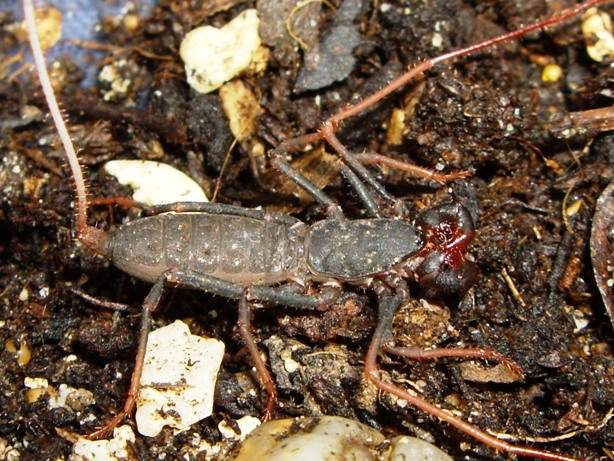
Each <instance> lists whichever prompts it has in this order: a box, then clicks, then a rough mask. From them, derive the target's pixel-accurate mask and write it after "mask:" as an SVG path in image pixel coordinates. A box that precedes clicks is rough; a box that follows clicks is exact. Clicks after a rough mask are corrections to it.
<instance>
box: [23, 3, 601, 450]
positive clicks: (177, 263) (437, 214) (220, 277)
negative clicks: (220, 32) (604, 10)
mask: <svg viewBox="0 0 614 461" xmlns="http://www.w3.org/2000/svg"><path fill="white" fill-rule="evenodd" d="M603 1H605V0H591V1H587V2H585V3H582V4H579V5H577V6H575V7H573V8H570V9H567V10H564V11H561V12H560V13H558V14H556V15H555V16H553V17H550V18H547V19H543V20H540V21H538V22H536V23H534V24H532V25H529V26H525V27H521V28H520V29H518V30H516V31H513V32H510V33H507V34H503V35H500V36H497V37H495V38H492V39H489V40H485V41H483V42H480V43H478V44H475V45H472V46H468V47H465V48H461V49H458V50H456V51H452V52H449V53H445V54H442V55H440V56H437V57H435V58H431V59H426V60H424V61H422V62H421V63H419V64H417V65H416V66H414V67H411V68H410V69H409V70H407V71H406V72H405V73H404V74H403V75H402V76H400V77H398V78H397V79H396V80H393V81H392V82H391V83H389V84H388V85H386V86H385V87H384V88H382V89H381V90H379V91H377V92H375V93H373V94H372V95H371V96H368V97H366V98H364V99H363V100H361V101H360V102H358V103H356V104H353V105H349V106H347V107H344V108H342V109H341V110H339V111H338V112H337V113H335V114H334V115H332V116H331V117H330V118H328V119H327V120H325V121H324V122H323V123H322V125H321V127H320V130H319V131H317V132H314V133H311V134H307V135H303V136H300V137H298V138H294V139H290V140H287V141H284V142H282V143H281V144H279V145H278V146H277V147H276V148H274V149H273V150H272V151H271V152H270V155H269V158H270V162H271V164H272V165H273V167H274V168H276V169H277V170H278V171H280V172H281V173H283V174H284V175H285V176H286V177H288V178H289V179H291V180H292V181H294V182H295V183H296V184H298V185H299V186H300V187H301V188H303V189H304V190H306V191H307V192H308V193H309V194H310V195H311V196H312V197H313V198H314V199H315V200H316V201H317V203H318V204H319V205H320V206H321V207H322V209H323V210H324V213H325V216H326V217H325V219H323V220H321V221H319V222H315V223H305V222H302V221H300V220H298V219H296V218H294V217H292V216H289V215H287V214H283V213H278V212H269V211H263V210H257V209H249V208H242V207H237V206H231V205H223V204H208V203H203V204H201V203H177V204H173V205H168V206H159V207H156V208H155V209H154V212H155V214H154V215H153V216H149V217H145V218H141V219H137V220H135V221H133V222H130V223H128V224H124V225H122V226H120V227H118V228H117V229H115V230H114V231H112V232H104V231H102V230H100V229H98V228H96V227H94V226H91V225H89V224H88V223H87V205H88V203H87V196H86V186H85V181H84V178H83V174H82V171H81V167H80V165H79V161H78V159H77V154H76V153H75V150H74V147H73V146H72V142H71V140H70V136H69V134H68V131H67V129H66V126H65V124H64V121H63V118H62V116H61V114H60V112H59V109H58V106H57V103H56V101H55V96H54V93H53V89H52V88H51V85H50V83H49V79H48V77H47V72H46V70H45V66H44V57H43V54H42V51H41V49H40V45H39V42H38V38H37V35H36V29H35V20H34V13H33V6H32V1H31V0H24V6H25V13H26V17H27V20H28V24H29V32H30V42H31V44H32V49H33V52H34V56H35V62H36V68H37V71H38V75H39V78H40V80H41V83H42V87H43V91H44V93H45V96H46V98H47V102H48V105H49V108H50V110H51V114H52V116H53V120H54V123H55V125H56V127H57V129H58V131H59V133H60V137H61V139H62V142H63V143H64V148H65V151H66V155H67V158H68V161H69V163H70V167H71V170H72V175H73V178H74V180H75V183H76V196H77V200H76V224H75V226H76V238H77V240H78V241H79V242H81V243H82V244H84V245H85V246H87V247H89V248H90V249H92V250H93V251H94V252H95V253H97V254H99V255H102V256H104V257H106V258H108V259H109V260H110V261H111V262H112V263H113V264H114V265H116V266H117V267H119V268H120V269H121V270H123V271H125V272H126V273H128V274H130V275H131V276H133V277H135V278H137V279H140V280H143V281H146V282H150V283H153V287H152V288H151V291H150V293H149V295H148V296H147V298H146V300H145V302H144V304H143V309H142V327H141V331H140V339H139V345H138V353H137V357H136V365H135V368H134V372H133V376H132V381H131V385H130V390H129V393H128V398H127V400H126V403H125V405H124V408H123V409H122V410H121V411H120V412H119V413H118V414H117V416H115V417H114V418H113V419H111V421H109V422H108V423H106V424H105V425H104V426H103V427H101V428H100V429H98V430H97V431H96V432H95V433H93V434H90V437H92V438H97V437H101V436H104V435H106V434H107V433H108V432H109V431H111V430H112V429H113V428H114V427H115V426H116V425H117V424H119V423H120V422H121V421H122V420H123V419H125V418H126V417H129V416H130V414H131V412H132V410H133V407H134V404H135V401H136V398H137V396H138V392H139V379H140V373H141V370H142V366H143V360H144V354H145V348H146V344H147V336H148V333H149V328H150V320H151V313H152V311H153V310H155V308H156V306H157V305H158V303H159V300H160V297H161V295H162V292H163V288H164V286H166V285H171V286H179V287H187V288H192V289H200V290H204V291H206V292H209V293H212V294H217V295H221V296H224V297H227V298H232V299H237V300H238V302H239V322H238V326H239V329H240V331H241V334H242V336H243V337H244V340H245V342H246V344H247V347H248V349H249V351H250V354H251V356H252V358H253V361H254V362H255V363H256V367H257V369H258V372H259V375H260V377H261V380H262V384H263V385H264V387H265V388H266V390H267V393H268V403H267V408H266V411H265V416H264V417H265V418H268V417H271V416H272V414H273V413H274V409H275V400H276V389H275V382H274V380H273V378H272V377H271V375H270V372H269V371H268V369H267V366H266V364H265V363H264V361H263V359H262V358H261V356H260V354H259V351H258V348H257V345H256V343H255V341H254V338H253V337H252V334H251V332H250V325H249V315H250V302H251V301H258V302H260V303H265V304H266V305H269V304H272V305H281V306H289V307H294V308H299V309H309V310H317V309H325V308H326V307H327V306H329V305H330V304H331V303H333V302H334V301H335V300H336V299H337V298H338V296H339V294H340V293H341V291H342V290H343V287H344V285H356V286H359V287H363V288H365V289H370V290H373V291H374V293H375V294H376V297H377V300H378V304H379V306H378V309H379V320H378V324H377V328H376V329H375V332H374V334H373V339H372V342H371V345H370V347H369V350H368V353H367V355H366V359H365V366H364V373H365V376H366V378H367V379H368V380H370V381H371V382H372V383H373V384H375V386H377V387H378V388H379V389H380V390H381V391H383V392H386V393H390V394H392V395H395V396H397V397H398V398H400V399H404V400H406V401H407V402H409V403H410V404H411V405H414V406H416V407H418V408H419V409H421V410H423V411H425V412H426V413H428V414H430V415H432V416H434V417H436V418H438V419H440V420H442V421H444V422H446V423H448V424H450V425H452V426H454V427H455V428H457V429H458V430H460V431H462V432H465V433H466V434H468V435H469V436H471V437H474V438H475V439H477V440H479V441H481V442H483V443H484V444H486V445H488V446H490V447H493V448H494V449H497V450H502V451H507V452H509V453H512V454H516V455H521V456H527V457H534V458H541V459H550V460H558V461H571V460H574V459H575V458H571V457H568V456H565V455H561V454H556V453H550V452H547V451H545V450H541V449H537V448H532V447H524V446H517V445H514V444H511V443H508V442H506V441H504V440H501V439H499V438H497V437H496V436H493V435H490V434H488V433H486V432H484V431H483V430H482V429H479V428H477V427H475V426H474V425H472V424H471V423H469V422H467V421H465V420H463V419H462V418H460V417H458V416H456V415H454V414H452V413H451V412H448V411H446V410H444V409H442V408H441V407H439V406H437V405H435V404H432V403H430V402H427V401H426V400H424V399H423V398H421V397H420V396H419V395H416V394H414V393H412V392H409V391H407V390H405V389H403V388H401V387H399V386H398V385H396V384H393V383H392V382H389V381H386V380H385V379H384V378H382V376H381V375H380V372H379V370H378V366H377V358H378V355H379V354H380V352H381V351H382V349H383V350H386V351H387V352H389V353H391V354H393V355H397V356H405V357H410V358H412V357H413V358H416V357H418V358H426V357H443V356H455V357H464V358H470V357H481V358H486V359H490V360H497V361H500V362H502V363H504V364H505V365H506V366H508V367H509V368H511V369H512V370H514V371H516V372H519V373H520V369H519V367H518V366H517V365H516V364H515V363H514V362H512V361H511V360H509V359H507V358H505V357H504V356H503V355H501V354H499V353H497V352H494V351H491V350H488V349H477V348H475V349H470V348H463V349H460V348H458V349H435V350H431V351H423V352H419V353H416V352H415V351H411V350H406V349H402V348H395V347H393V346H392V345H391V344H390V342H389V339H390V331H391V325H392V317H393V315H394V313H395V311H396V310H397V309H398V307H399V306H400V305H401V304H402V303H404V302H405V301H406V300H407V299H408V298H409V297H410V287H411V286H412V285H414V284H418V285H422V286H425V287H427V288H428V289H429V290H433V291H440V292H443V293H444V294H457V295H459V294H460V295H462V294H464V293H465V292H466V291H467V290H468V289H469V288H470V287H471V286H472V285H473V284H474V283H475V281H476V278H477V269H476V267H475V264H474V263H473V262H472V261H471V258H468V257H467V255H466V252H467V250H468V247H469V245H470V244H471V242H472V240H473V238H474V235H475V229H474V223H473V219H472V216H471V213H470V212H469V211H468V210H467V209H466V208H465V207H464V206H463V205H462V204H459V203H450V204H444V205H439V206H436V207H432V208H430V209H427V210H425V211H423V212H422V213H421V214H420V215H418V216H417V217H416V218H415V219H413V220H409V219H408V218H407V217H406V210H405V205H404V203H403V201H402V200H399V199H397V198H395V197H394V196H393V195H392V194H390V193H389V192H388V191H387V190H386V188H385V187H383V186H382V184H380V182H379V181H378V180H377V179H376V178H375V177H374V176H373V175H372V174H371V172H370V171H369V170H368V169H366V168H365V167H364V164H377V165H384V166H388V167H391V168H393V169H398V170H401V171H407V172H410V173H415V174H418V175H420V176H422V177H426V178H429V179H434V180H436V181H441V182H444V181H450V180H454V179H458V178H462V177H466V176H467V175H466V174H465V173H464V172H458V173H451V174H447V175H445V174H441V173H435V172H432V171H426V170H423V169H419V168H417V167H414V166H413V165H410V164H408V163H405V162H401V161H397V160H392V159H390V158H387V157H385V156H384V155H382V154H374V153H360V154H356V153H352V152H350V151H349V150H348V149H347V148H346V147H345V146H344V144H343V143H342V142H341V141H340V140H339V139H338V138H337V136H336V132H337V130H338V128H339V127H340V125H341V124H342V122H344V121H345V120H347V119H350V118H352V117H354V116H356V115H358V114H360V113H361V112H363V111H365V110H366V109H367V108H369V107H371V106H372V105H373V104H375V103H377V102H379V101H380V100H382V99H383V98H386V97H387V96H389V95H390V94H391V93H393V92H394V91H396V90H397V89H399V88H401V87H403V86H404V85H406V84H407V83H409V82H410V81H412V80H413V79H415V78H416V77H418V76H420V75H421V74H423V73H425V72H427V71H429V70H430V69H431V68H433V66H435V65H436V64H438V63H442V62H446V61H450V60H453V59H458V58H461V57H463V56H466V55H469V54H471V53H475V52H477V51H480V50H483V49H486V48H489V47H492V46H494V45H496V44H498V43H502V42H506V41H509V40H513V39H516V38H518V37H521V36H523V35H525V34H527V33H529V32H531V31H534V30H537V29H541V28H544V27H546V26H550V25H554V24H557V23H560V22H561V21H565V20H567V19H570V18H572V17H574V16H577V15H578V14H580V13H581V12H583V11H585V10H587V9H588V8H590V7H593V6H595V5H598V4H600V3H602V2H603ZM319 142H325V143H327V144H328V145H329V146H331V147H332V148H333V149H334V151H335V152H336V153H337V154H338V155H339V157H340V158H341V159H342V160H343V166H342V168H341V170H342V174H343V176H344V178H345V180H346V181H347V182H348V183H349V184H350V186H351V187H352V189H353V191H354V192H355V194H356V196H357V197H358V198H359V200H360V201H361V203H362V204H363V205H364V209H365V213H366V215H367V216H368V217H366V218H364V219H358V220H352V219H347V218H346V217H345V216H344V214H343V212H342V211H341V209H340V207H339V206H338V205H337V203H336V202H335V201H334V200H333V199H332V198H331V197H329V196H328V195H327V194H326V193H324V192H323V191H322V190H320V189H319V188H318V187H316V186H315V185H314V184H313V183H312V182H311V181H310V180H308V179H307V178H306V177H305V176H303V175H302V174H301V173H300V172H298V171H297V170H295V169H294V168H293V167H292V166H291V164H290V163H289V162H288V160H287V156H288V155H289V154H290V153H293V152H296V151H298V150H301V149H303V148H305V146H307V145H312V144H315V143H319ZM382 201H383V202H385V203H386V204H387V205H388V207H387V209H386V210H385V211H383V210H382V207H381V205H380V202H382ZM169 211H173V212H175V214H162V213H165V212H169ZM478 232H479V230H478ZM307 288H309V290H307ZM308 291H309V292H308ZM313 293H315V294H313Z"/></svg>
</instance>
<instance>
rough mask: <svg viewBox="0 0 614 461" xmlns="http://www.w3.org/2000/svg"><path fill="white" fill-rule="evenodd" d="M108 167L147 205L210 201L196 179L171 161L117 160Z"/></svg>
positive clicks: (118, 179)
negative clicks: (170, 162)
mask: <svg viewBox="0 0 614 461" xmlns="http://www.w3.org/2000/svg"><path fill="white" fill-rule="evenodd" d="M104 170H105V171H106V172H107V173H108V174H110V175H111V176H113V177H115V178H116V179H117V181H118V182H119V183H120V184H122V185H124V186H130V187H132V189H134V195H133V197H134V200H136V201H137V202H140V203H144V204H145V205H149V206H154V205H163V204H165V203H174V202H208V201H209V200H208V199H207V196H206V195H205V192H204V191H203V190H202V188H201V187H200V186H199V185H198V183H197V182H196V181H194V180H193V179H192V178H190V177H189V176H187V175H186V174H184V173H182V172H181V171H179V170H177V169H176V168H173V167H172V166H170V165H167V164H165V163H159V162H152V161H150V160H113V161H111V162H107V164H106V165H105V166H104Z"/></svg>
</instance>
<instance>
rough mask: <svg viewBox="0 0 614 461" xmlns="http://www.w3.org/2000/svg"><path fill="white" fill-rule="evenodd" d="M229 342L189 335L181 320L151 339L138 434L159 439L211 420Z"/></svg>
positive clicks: (143, 383) (142, 392)
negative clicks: (167, 431) (165, 433)
mask: <svg viewBox="0 0 614 461" xmlns="http://www.w3.org/2000/svg"><path fill="white" fill-rule="evenodd" d="M223 356H224V343H223V342H221V341H218V340H216V339H209V338H201V337H200V336H196V335H192V334H190V330H189V328H188V326H187V325H186V324H185V323H183V322H181V321H176V322H174V323H172V324H171V325H168V326H166V327H164V328H160V329H158V330H156V331H153V332H152V333H151V334H150V335H149V339H148V343H147V352H146V353H145V366H144V368H143V375H142V376H141V386H142V387H141V392H140V393H139V397H138V400H137V410H136V417H135V419H136V423H137V428H138V431H139V433H141V434H142V435H145V436H149V437H154V436H156V435H157V434H158V433H159V432H160V431H161V430H162V428H163V427H164V426H170V427H172V428H174V429H176V432H181V431H184V430H186V429H188V428H189V427H190V426H191V425H192V424H194V423H196V422H198V421H200V420H202V419H204V418H206V417H208V416H210V415H211V412H212V410H213V397H214V390H215V381H216V379H217V373H218V370H219V368H220V364H221V362H222V357H223Z"/></svg>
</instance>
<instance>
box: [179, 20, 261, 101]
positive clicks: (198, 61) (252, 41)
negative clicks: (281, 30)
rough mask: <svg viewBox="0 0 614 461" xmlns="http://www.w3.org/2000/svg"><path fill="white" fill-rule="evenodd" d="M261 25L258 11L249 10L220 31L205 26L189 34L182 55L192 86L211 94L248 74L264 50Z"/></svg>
mask: <svg viewBox="0 0 614 461" xmlns="http://www.w3.org/2000/svg"><path fill="white" fill-rule="evenodd" d="M259 24H260V21H259V19H258V15H257V13H256V10H255V9H249V10H245V11H243V12H242V13H241V14H239V15H238V16H237V17H236V18H234V19H233V20H232V21H230V22H229V23H228V24H226V25H225V26H224V27H222V28H220V29H218V28H216V27H212V26H203V27H198V28H197V29H194V30H192V31H191V32H190V33H188V34H187V35H186V36H185V38H184V39H183V42H181V47H180V49H179V54H180V55H181V59H183V62H184V64H185V72H186V75H187V79H188V83H189V85H190V86H191V87H192V88H194V89H195V90H196V91H199V92H200V93H210V92H211V91H214V90H217V89H218V88H219V87H220V86H222V84H223V83H225V82H227V81H229V80H231V79H232V78H234V77H235V76H236V75H237V74H239V73H240V72H242V71H243V70H245V68H247V67H248V66H249V64H250V62H251V61H252V58H253V57H254V55H255V54H256V50H257V49H258V47H259V46H260V36H259V35H258V27H259Z"/></svg>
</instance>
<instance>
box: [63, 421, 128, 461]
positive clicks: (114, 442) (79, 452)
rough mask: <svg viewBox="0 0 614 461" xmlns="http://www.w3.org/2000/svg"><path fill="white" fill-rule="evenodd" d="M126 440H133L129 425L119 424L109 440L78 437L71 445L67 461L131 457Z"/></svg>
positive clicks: (109, 459)
mask: <svg viewBox="0 0 614 461" xmlns="http://www.w3.org/2000/svg"><path fill="white" fill-rule="evenodd" d="M128 442H132V443H134V442H135V437H134V432H132V428H130V426H120V427H117V428H115V430H114V431H113V438H112V439H111V440H87V439H84V438H82V437H79V440H77V442H76V443H75V444H74V445H73V447H72V453H71V454H70V456H69V457H68V461H124V460H128V459H133V457H132V449H131V448H130V447H129V444H128Z"/></svg>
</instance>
